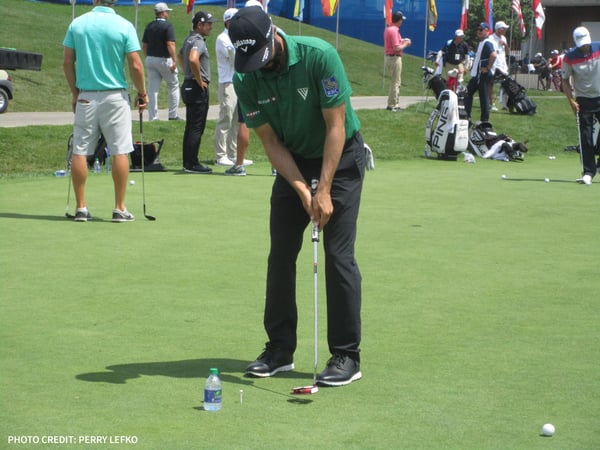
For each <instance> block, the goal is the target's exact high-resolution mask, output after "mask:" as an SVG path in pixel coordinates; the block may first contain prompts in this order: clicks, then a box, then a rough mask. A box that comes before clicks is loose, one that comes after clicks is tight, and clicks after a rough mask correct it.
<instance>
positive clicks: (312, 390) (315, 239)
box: [292, 178, 319, 394]
mask: <svg viewBox="0 0 600 450" xmlns="http://www.w3.org/2000/svg"><path fill="white" fill-rule="evenodd" d="M318 185H319V180H317V179H314V178H313V180H312V181H311V185H310V188H311V192H312V195H313V196H314V195H315V193H316V192H317V186H318ZM311 225H312V229H311V240H312V243H313V276H314V278H313V280H314V281H313V287H314V327H315V349H314V358H315V359H314V364H313V384H312V386H300V387H295V388H293V389H292V394H316V393H317V392H319V386H317V365H318V364H319V354H318V325H319V322H318V314H317V313H318V307H319V301H318V300H319V290H318V280H319V277H318V271H317V256H318V254H319V225H317V224H316V223H315V222H312V224H311Z"/></svg>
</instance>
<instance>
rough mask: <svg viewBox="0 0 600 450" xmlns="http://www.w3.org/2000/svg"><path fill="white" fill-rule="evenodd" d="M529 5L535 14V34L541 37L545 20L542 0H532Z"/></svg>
mask: <svg viewBox="0 0 600 450" xmlns="http://www.w3.org/2000/svg"><path fill="white" fill-rule="evenodd" d="M531 6H532V8H533V12H534V14H535V32H536V34H537V38H538V39H541V38H542V27H543V26H544V21H545V20H546V16H545V15H544V8H543V7H542V0H533V2H532V3H531Z"/></svg>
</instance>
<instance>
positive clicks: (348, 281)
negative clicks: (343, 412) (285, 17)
mask: <svg viewBox="0 0 600 450" xmlns="http://www.w3.org/2000/svg"><path fill="white" fill-rule="evenodd" d="M229 33H230V36H231V40H232V42H233V44H234V46H235V47H236V54H235V68H236V71H237V72H238V73H237V74H236V76H235V77H234V85H235V90H236V92H237V95H238V98H239V101H240V105H241V108H242V111H243V113H244V115H245V120H246V124H247V126H248V127H249V128H254V130H255V132H256V134H257V135H258V137H259V138H260V140H261V141H262V144H263V146H264V148H265V152H266V154H267V156H268V157H269V160H270V161H271V164H272V165H273V166H274V167H275V169H277V176H276V178H275V181H274V183H273V188H272V192H271V201H270V204H271V212H270V238H271V251H270V254H269V258H268V269H267V289H266V303H265V313H264V326H265V329H266V332H267V335H268V338H269V341H268V342H267V344H266V349H265V351H264V352H263V353H262V354H261V355H260V356H259V357H258V358H257V360H256V361H254V362H252V363H251V364H250V365H249V366H248V367H247V368H246V373H247V374H250V375H254V376H259V377H268V376H271V375H274V374H276V373H277V372H281V371H286V370H292V369H293V368H294V363H293V355H294V352H295V350H296V344H297V336H296V329H297V321H298V314H297V307H296V296H295V291H296V289H295V284H296V259H297V257H298V253H299V251H300V249H301V246H302V240H303V234H304V230H305V229H306V227H307V226H308V225H309V223H310V222H311V221H312V222H313V223H314V224H315V225H317V226H318V227H319V228H320V229H322V230H323V244H324V252H325V280H326V281H325V283H326V291H327V316H328V321H327V327H328V333H327V337H328V344H329V351H330V352H331V354H332V357H331V358H330V359H329V361H328V363H327V367H326V368H325V370H323V371H322V372H321V373H319V375H318V376H317V383H319V384H325V385H330V386H340V385H345V384H348V383H351V382H352V381H355V380H358V379H360V378H361V376H362V374H361V372H360V354H359V352H360V349H359V346H360V341H361V318H360V310H361V276H360V272H359V270H358V266H357V264H356V261H355V258H354V243H355V239H356V228H357V218H358V210H359V204H360V196H361V191H362V184H363V178H364V171H365V155H364V143H363V140H362V137H361V134H360V131H359V129H360V123H359V121H358V118H357V116H356V114H355V112H354V110H353V109H352V106H351V103H350V95H351V91H352V90H351V87H350V83H349V81H348V77H347V75H346V72H345V70H344V67H343V65H342V62H341V59H340V57H339V55H338V53H337V52H336V51H335V49H334V48H333V47H332V46H331V45H330V44H328V43H326V42H325V41H323V40H321V39H317V38H313V37H305V36H289V35H282V34H279V33H276V29H275V27H274V26H273V23H272V22H271V19H270V18H269V16H268V15H267V14H266V13H265V12H264V11H263V10H262V9H260V8H258V7H248V8H243V9H241V10H240V11H239V12H238V13H237V14H236V15H235V16H234V17H233V19H232V21H231V24H230V26H229ZM292 111H293V113H292ZM292 114H293V116H294V117H295V120H290V117H291V115H292ZM313 178H315V179H318V180H319V184H318V188H317V189H316V192H314V195H313V193H312V192H311V179H313Z"/></svg>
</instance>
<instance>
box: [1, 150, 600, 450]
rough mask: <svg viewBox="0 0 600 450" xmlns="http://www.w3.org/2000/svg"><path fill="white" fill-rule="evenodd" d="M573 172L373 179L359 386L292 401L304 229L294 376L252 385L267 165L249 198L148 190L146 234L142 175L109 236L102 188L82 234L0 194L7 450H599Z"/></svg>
mask: <svg viewBox="0 0 600 450" xmlns="http://www.w3.org/2000/svg"><path fill="white" fill-rule="evenodd" d="M578 167H579V165H578V161H577V155H574V154H567V153H565V154H558V155H557V159H556V160H548V159H547V157H546V156H543V157H542V156H539V157H536V156H532V157H531V158H529V159H528V160H527V161H525V162H523V163H501V162H496V161H484V160H480V159H478V160H477V163H476V164H464V163H462V162H440V161H435V160H425V159H415V160H412V161H377V166H376V170H375V171H372V172H368V173H367V174H366V181H365V187H364V193H363V200H362V207H361V214H360V220H359V236H358V242H357V259H358V262H359V265H360V268H361V272H362V275H363V345H362V351H363V353H362V371H363V376H364V377H363V379H362V380H360V381H358V382H356V383H353V384H351V385H350V386H346V387H342V388H322V389H321V390H320V392H319V393H317V394H315V395H311V396H302V397H294V396H291V395H289V391H290V389H291V388H292V387H294V386H298V385H305V384H310V382H311V380H312V370H313V369H312V360H313V318H312V309H313V308H312V301H313V298H312V253H311V250H312V246H311V245H310V242H309V236H308V230H307V235H306V241H305V242H306V244H305V248H304V249H303V250H302V252H301V254H300V256H299V260H298V304H299V311H300V324H299V329H298V335H299V344H298V349H297V352H296V355H295V364H296V370H295V371H293V372H289V373H285V374H278V375H277V376H276V377H274V378H271V379H251V378H245V377H244V376H243V370H244V367H245V366H246V365H247V363H248V362H249V361H251V360H253V359H254V358H255V357H256V356H257V355H258V354H259V353H260V351H261V349H262V346H263V344H264V341H265V339H266V338H265V335H264V331H263V329H262V310H263V301H264V288H265V286H264V285H265V271H266V257H267V252H268V228H267V217H268V198H269V193H270V186H271V184H272V181H273V178H272V177H271V175H270V166H269V165H268V164H267V163H259V164H256V165H255V166H252V167H250V168H248V173H249V175H248V176H247V177H245V178H242V177H239V178H238V177H236V178H230V177H225V176H220V175H210V176H196V175H181V174H179V173H177V172H169V173H149V174H146V177H145V178H146V180H145V181H146V206H147V213H148V214H151V215H154V216H156V218H157V220H156V221H155V222H149V221H146V220H144V218H143V214H142V183H141V181H142V180H141V174H139V173H138V174H132V175H131V178H132V179H135V180H136V184H135V185H134V186H129V188H128V198H127V204H128V207H129V209H130V211H131V212H132V213H133V214H135V215H136V216H137V218H136V221H135V222H133V223H127V224H113V223H111V222H110V220H109V219H110V216H111V209H112V183H111V181H110V179H109V177H108V175H106V174H100V175H90V178H89V181H88V204H89V207H90V210H91V212H92V214H94V216H95V218H96V219H95V220H94V221H92V222H88V223H84V224H79V223H74V222H71V221H67V220H66V219H65V218H64V212H65V203H66V198H67V185H68V184H67V183H68V182H67V179H66V178H54V177H51V176H37V177H35V178H13V179H8V180H7V179H0V191H1V193H2V194H1V195H0V232H1V233H2V236H4V242H3V250H2V258H0V274H1V283H0V286H1V287H0V299H1V300H0V305H1V311H2V313H1V314H0V340H1V343H2V345H1V347H0V348H1V350H0V367H1V370H2V377H0V389H1V392H2V408H1V409H0V442H1V444H0V447H2V448H36V449H37V448H73V449H78V448H136V449H157V450H159V449H160V450H164V449H191V448H224V449H234V448H239V449H248V448H253V449H270V448H307V449H308V448H311V449H312V448H336V449H337V448H340V449H341V448H344V449H345V448H360V449H363V448H407V449H409V448H410V449H417V448H423V449H433V448H435V449H548V448H554V449H565V448H568V449H590V448H595V447H597V445H598V442H600V428H599V427H598V417H600V393H599V392H600V391H599V390H598V361H600V334H599V333H598V326H599V324H600V313H599V311H600V308H599V306H600V305H599V300H598V299H599V298H600V297H599V296H598V292H599V291H600V279H599V278H598V267H600V258H599V257H598V254H597V253H598V252H597V248H598V245H599V244H600V237H599V234H598V198H599V196H598V195H599V192H600V191H599V188H600V184H598V183H594V184H593V185H592V186H589V187H586V186H581V185H577V184H576V183H574V182H573V180H574V178H576V177H577V174H578V170H579V169H578ZM218 171H221V170H220V169H218ZM502 174H506V175H507V179H506V180H502V179H501V175H502ZM544 178H549V179H550V180H551V181H550V183H545V182H544V181H543V180H544ZM70 203H71V212H72V211H73V205H74V199H73V194H72V192H71V198H70ZM322 257H323V256H322V255H320V260H321V261H322ZM321 267H322V266H321ZM322 272H323V271H322V269H321V270H320V273H319V274H320V276H321V287H322V286H323V285H324V283H323V273H322ZM319 299H320V315H319V336H320V342H319V370H321V369H322V368H323V367H324V365H325V362H326V360H327V358H328V354H327V345H326V338H325V337H326V329H325V323H326V314H325V294H324V292H323V291H321V294H320V298H319ZM210 367H218V368H219V369H220V370H221V372H222V379H223V382H224V388H223V392H224V400H223V409H222V410H221V411H219V412H218V413H209V412H205V411H204V410H203V409H202V388H203V384H204V380H205V378H206V377H207V376H208V370H209V368H210ZM240 390H243V403H241V402H240ZM547 422H551V423H553V424H554V425H555V426H556V434H555V435H554V437H552V438H544V437H541V436H540V431H541V427H542V425H543V424H544V423H547ZM11 436H36V437H38V438H39V439H40V440H41V439H42V437H44V436H64V437H72V439H73V441H74V443H73V444H72V445H64V446H60V445H50V444H48V445H44V444H42V443H40V444H37V445H35V444H29V445H15V444H9V439H11ZM92 436H102V437H105V438H106V439H107V442H110V439H112V440H113V442H114V441H115V440H116V439H117V438H115V436H128V437H129V438H130V439H133V438H135V439H136V442H137V443H135V444H133V443H129V444H127V443H123V444H91V443H90V440H91V439H92ZM69 439H71V438H69ZM80 439H81V440H82V442H79V440H80ZM85 439H87V440H88V442H87V443H86V442H85Z"/></svg>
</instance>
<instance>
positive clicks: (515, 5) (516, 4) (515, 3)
mask: <svg viewBox="0 0 600 450" xmlns="http://www.w3.org/2000/svg"><path fill="white" fill-rule="evenodd" d="M512 9H513V11H514V12H515V14H516V15H517V19H519V29H520V30H521V36H525V31H526V30H525V21H524V20H523V11H521V1H520V0H512Z"/></svg>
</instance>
